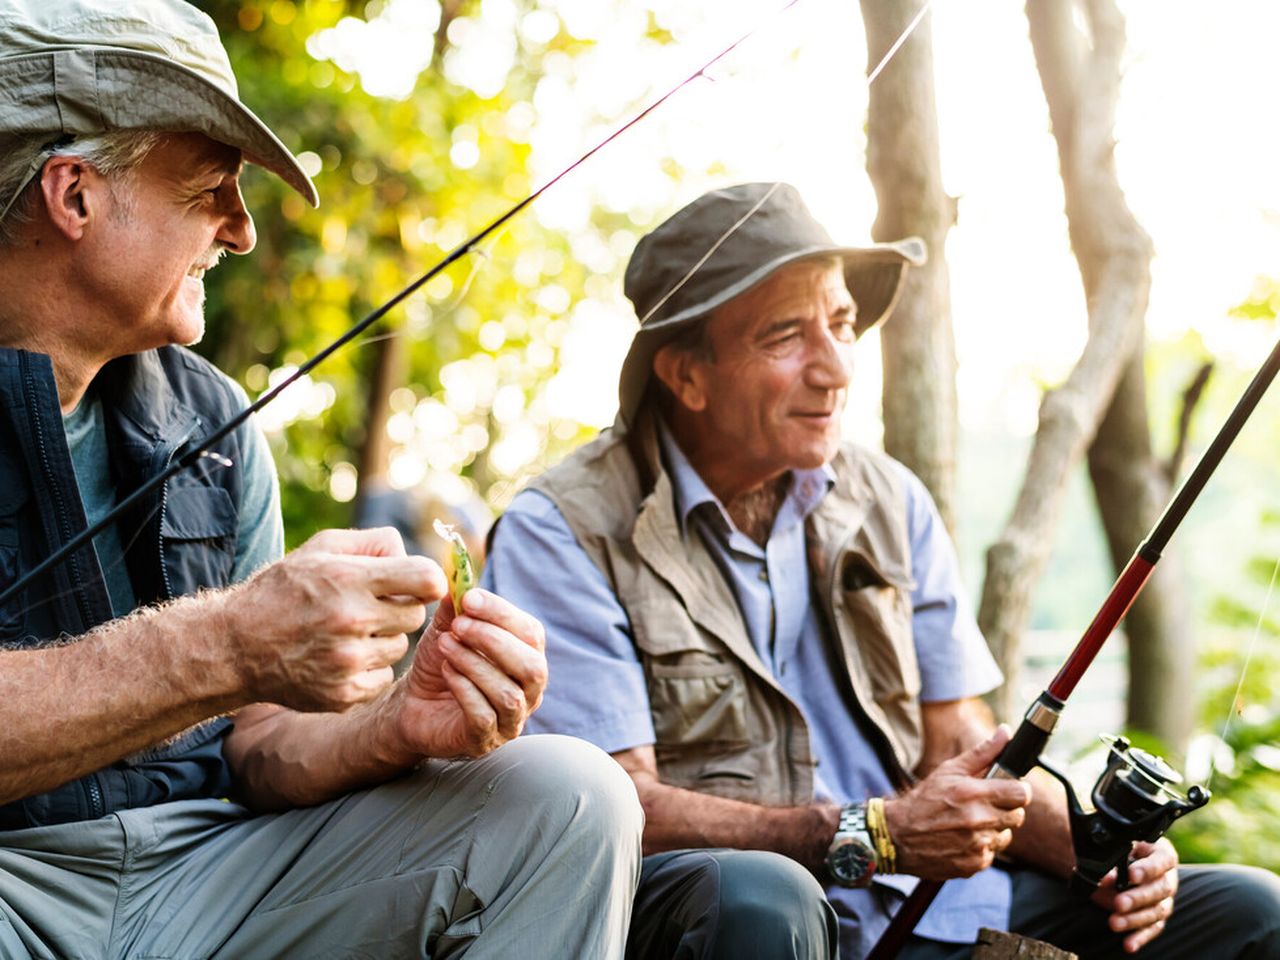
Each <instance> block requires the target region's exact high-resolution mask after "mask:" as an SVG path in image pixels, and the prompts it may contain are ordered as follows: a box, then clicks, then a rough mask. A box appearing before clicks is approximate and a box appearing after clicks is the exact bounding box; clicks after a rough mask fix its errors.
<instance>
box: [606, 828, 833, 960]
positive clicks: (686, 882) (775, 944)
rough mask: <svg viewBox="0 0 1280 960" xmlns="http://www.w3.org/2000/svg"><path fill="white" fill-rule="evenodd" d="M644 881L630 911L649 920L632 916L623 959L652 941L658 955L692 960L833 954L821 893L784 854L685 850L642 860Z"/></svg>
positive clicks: (830, 928)
mask: <svg viewBox="0 0 1280 960" xmlns="http://www.w3.org/2000/svg"><path fill="white" fill-rule="evenodd" d="M655 867H656V869H655ZM645 876H646V879H645V881H642V889H641V893H640V896H639V898H638V900H637V908H638V910H641V911H643V912H645V913H647V914H650V915H649V916H637V917H636V920H635V924H636V925H637V927H638V932H639V935H638V936H633V938H632V943H631V947H630V949H629V950H628V955H629V956H643V955H645V950H642V949H640V948H641V947H645V946H646V945H648V946H649V947H652V946H655V945H659V944H660V945H661V947H660V950H661V951H662V953H661V955H664V956H676V957H681V958H686V957H688V958H699V960H720V958H730V957H732V958H743V960H746V958H753V957H759V958H766V957H767V958H770V960H775V958H777V960H780V958H787V957H805V958H809V957H824V956H831V957H834V956H835V951H836V942H837V934H836V918H835V913H834V911H833V910H832V909H831V906H830V904H828V903H827V898H826V894H825V893H824V892H823V890H822V887H821V886H820V885H819V884H818V882H817V880H815V879H814V878H813V875H812V874H810V873H809V872H808V871H807V870H805V869H804V868H803V867H801V866H800V865H799V864H798V863H796V862H795V861H794V860H791V859H789V858H787V857H784V856H781V855H779V854H776V853H768V852H766V851H760V850H696V851H695V850H689V851H682V852H677V853H674V854H660V855H658V856H657V857H653V858H650V859H649V860H648V861H646V871H645ZM646 885H649V888H648V889H645V887H646ZM654 913H656V914H659V915H658V916H653V915H652V914H654ZM637 927H633V933H636V932H637ZM654 955H657V954H654Z"/></svg>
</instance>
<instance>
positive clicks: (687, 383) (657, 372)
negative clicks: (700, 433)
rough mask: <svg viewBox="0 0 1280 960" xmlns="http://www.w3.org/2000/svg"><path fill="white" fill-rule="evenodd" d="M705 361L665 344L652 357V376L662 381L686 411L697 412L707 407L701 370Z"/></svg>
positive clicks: (687, 351)
mask: <svg viewBox="0 0 1280 960" xmlns="http://www.w3.org/2000/svg"><path fill="white" fill-rule="evenodd" d="M705 365H706V361H704V360H700V359H698V358H697V357H696V356H695V355H694V354H693V353H692V352H691V351H689V350H682V349H680V348H679V347H677V346H676V345H675V344H671V343H667V344H663V345H662V346H661V347H659V348H658V352H657V353H655V354H654V355H653V375H654V376H655V377H657V378H658V379H659V380H661V381H662V383H663V385H665V386H666V388H667V389H668V390H670V391H671V393H672V395H673V396H674V397H675V398H676V400H677V401H678V402H679V403H681V404H682V405H684V406H685V407H687V408H688V409H690V410H692V411H694V412H699V411H701V410H705V409H706V406H707V394H706V390H705V389H704V383H705V379H704V377H703V376H702V368H703V367H704V366H705Z"/></svg>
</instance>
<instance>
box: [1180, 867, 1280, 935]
mask: <svg viewBox="0 0 1280 960" xmlns="http://www.w3.org/2000/svg"><path fill="white" fill-rule="evenodd" d="M1183 891H1184V892H1185V893H1186V894H1189V895H1191V897H1194V898H1195V900H1196V901H1197V902H1196V903H1195V905H1194V907H1193V908H1192V909H1194V910H1196V912H1197V914H1199V916H1197V917H1196V919H1197V920H1199V921H1208V920H1217V921H1219V922H1222V923H1223V924H1224V927H1225V930H1226V931H1227V935H1233V934H1234V933H1236V932H1238V933H1242V934H1245V935H1246V937H1247V939H1248V941H1249V943H1250V944H1256V945H1259V946H1261V945H1264V944H1265V945H1267V946H1268V947H1269V948H1270V952H1265V953H1263V954H1261V955H1263V956H1268V957H1270V956H1276V955H1280V877H1277V876H1276V875H1275V874H1274V873H1272V872H1271V871H1270V870H1263V869H1261V868H1259V867H1247V866H1241V865H1237V864H1224V865H1221V866H1215V867H1209V868H1201V869H1197V868H1195V867H1192V868H1187V869H1186V874H1185V879H1184V882H1183ZM1187 906H1191V904H1187ZM1180 909H1182V905H1181V904H1178V901H1176V900H1175V914H1176V912H1177V911H1178V910H1180Z"/></svg>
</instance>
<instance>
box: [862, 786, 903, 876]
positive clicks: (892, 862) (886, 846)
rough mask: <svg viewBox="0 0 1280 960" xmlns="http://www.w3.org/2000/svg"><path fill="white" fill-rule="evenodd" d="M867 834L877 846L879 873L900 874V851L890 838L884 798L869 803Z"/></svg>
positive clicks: (877, 870)
mask: <svg viewBox="0 0 1280 960" xmlns="http://www.w3.org/2000/svg"><path fill="white" fill-rule="evenodd" d="M867 832H868V833H869V834H871V840H872V842H873V843H874V844H875V845H876V857H877V858H878V859H879V861H880V862H879V864H878V865H877V868H876V872H877V873H897V872H898V851H897V848H895V847H894V845H893V838H892V837H890V836H889V823H888V821H887V820H886V819H885V816H884V797H872V798H871V799H870V800H868V801H867Z"/></svg>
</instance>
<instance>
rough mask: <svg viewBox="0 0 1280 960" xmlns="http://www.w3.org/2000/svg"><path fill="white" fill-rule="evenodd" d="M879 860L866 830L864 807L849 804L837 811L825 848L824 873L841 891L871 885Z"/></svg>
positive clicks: (865, 811) (860, 804)
mask: <svg viewBox="0 0 1280 960" xmlns="http://www.w3.org/2000/svg"><path fill="white" fill-rule="evenodd" d="M879 861H880V858H879V857H878V856H877V854H876V845H875V843H874V841H872V839H871V831H869V830H868V829H867V805H866V804H865V803H850V804H847V805H846V806H845V807H844V809H842V810H841V811H840V824H839V826H837V827H836V835H835V836H834V837H833V838H832V840H831V846H830V847H828V848H827V872H828V873H830V874H831V879H833V880H834V881H835V882H836V883H838V884H840V886H842V887H865V886H867V885H869V884H870V883H871V878H872V877H873V876H874V875H875V872H876V867H877V866H878V865H879Z"/></svg>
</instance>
